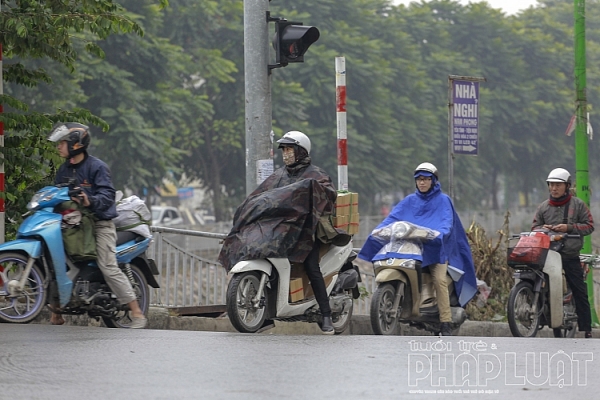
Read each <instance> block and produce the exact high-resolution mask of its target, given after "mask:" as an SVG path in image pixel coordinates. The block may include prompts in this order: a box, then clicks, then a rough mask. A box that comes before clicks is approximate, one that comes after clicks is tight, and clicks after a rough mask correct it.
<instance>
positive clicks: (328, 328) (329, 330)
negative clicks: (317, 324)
mask: <svg viewBox="0 0 600 400" xmlns="http://www.w3.org/2000/svg"><path fill="white" fill-rule="evenodd" d="M321 331H322V332H323V334H324V335H333V334H334V333H335V331H334V330H333V323H332V322H331V317H323V323H322V324H321Z"/></svg>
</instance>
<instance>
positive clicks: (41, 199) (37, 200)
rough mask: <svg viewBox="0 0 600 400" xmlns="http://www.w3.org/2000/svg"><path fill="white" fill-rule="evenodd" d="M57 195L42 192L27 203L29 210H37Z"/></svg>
mask: <svg viewBox="0 0 600 400" xmlns="http://www.w3.org/2000/svg"><path fill="white" fill-rule="evenodd" d="M55 195H56V192H51V191H41V192H37V193H36V194H34V195H33V197H32V198H31V200H29V203H27V209H28V210H29V211H32V210H35V209H37V208H38V207H39V206H40V204H41V203H45V202H47V201H49V200H51V199H52V198H53V197H54V196H55Z"/></svg>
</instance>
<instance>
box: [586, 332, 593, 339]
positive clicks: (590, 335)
mask: <svg viewBox="0 0 600 400" xmlns="http://www.w3.org/2000/svg"><path fill="white" fill-rule="evenodd" d="M585 338H586V339H591V338H592V331H587V332H586V333H585Z"/></svg>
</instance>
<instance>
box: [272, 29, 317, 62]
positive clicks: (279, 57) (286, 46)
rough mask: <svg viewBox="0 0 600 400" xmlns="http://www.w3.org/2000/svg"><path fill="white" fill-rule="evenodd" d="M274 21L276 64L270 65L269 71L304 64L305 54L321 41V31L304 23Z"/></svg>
mask: <svg viewBox="0 0 600 400" xmlns="http://www.w3.org/2000/svg"><path fill="white" fill-rule="evenodd" d="M272 21H274V22H275V36H274V37H273V48H274V49H275V62H276V64H275V65H269V69H272V68H279V67H285V66H286V65H288V64H289V63H297V62H304V53H306V50H308V48H309V47H310V45H311V44H313V43H314V42H316V41H317V40H318V39H319V36H320V33H319V30H318V29H317V28H315V27H314V26H304V25H302V22H291V21H288V20H286V19H283V18H274V19H272Z"/></svg>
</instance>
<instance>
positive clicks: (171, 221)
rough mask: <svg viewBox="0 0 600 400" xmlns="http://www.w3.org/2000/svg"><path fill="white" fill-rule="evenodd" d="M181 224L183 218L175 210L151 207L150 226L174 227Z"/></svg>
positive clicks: (172, 208)
mask: <svg viewBox="0 0 600 400" xmlns="http://www.w3.org/2000/svg"><path fill="white" fill-rule="evenodd" d="M183 223H184V221H183V218H182V216H181V213H180V212H179V210H178V209H177V208H175V207H167V206H152V226H174V225H182V224H183Z"/></svg>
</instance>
